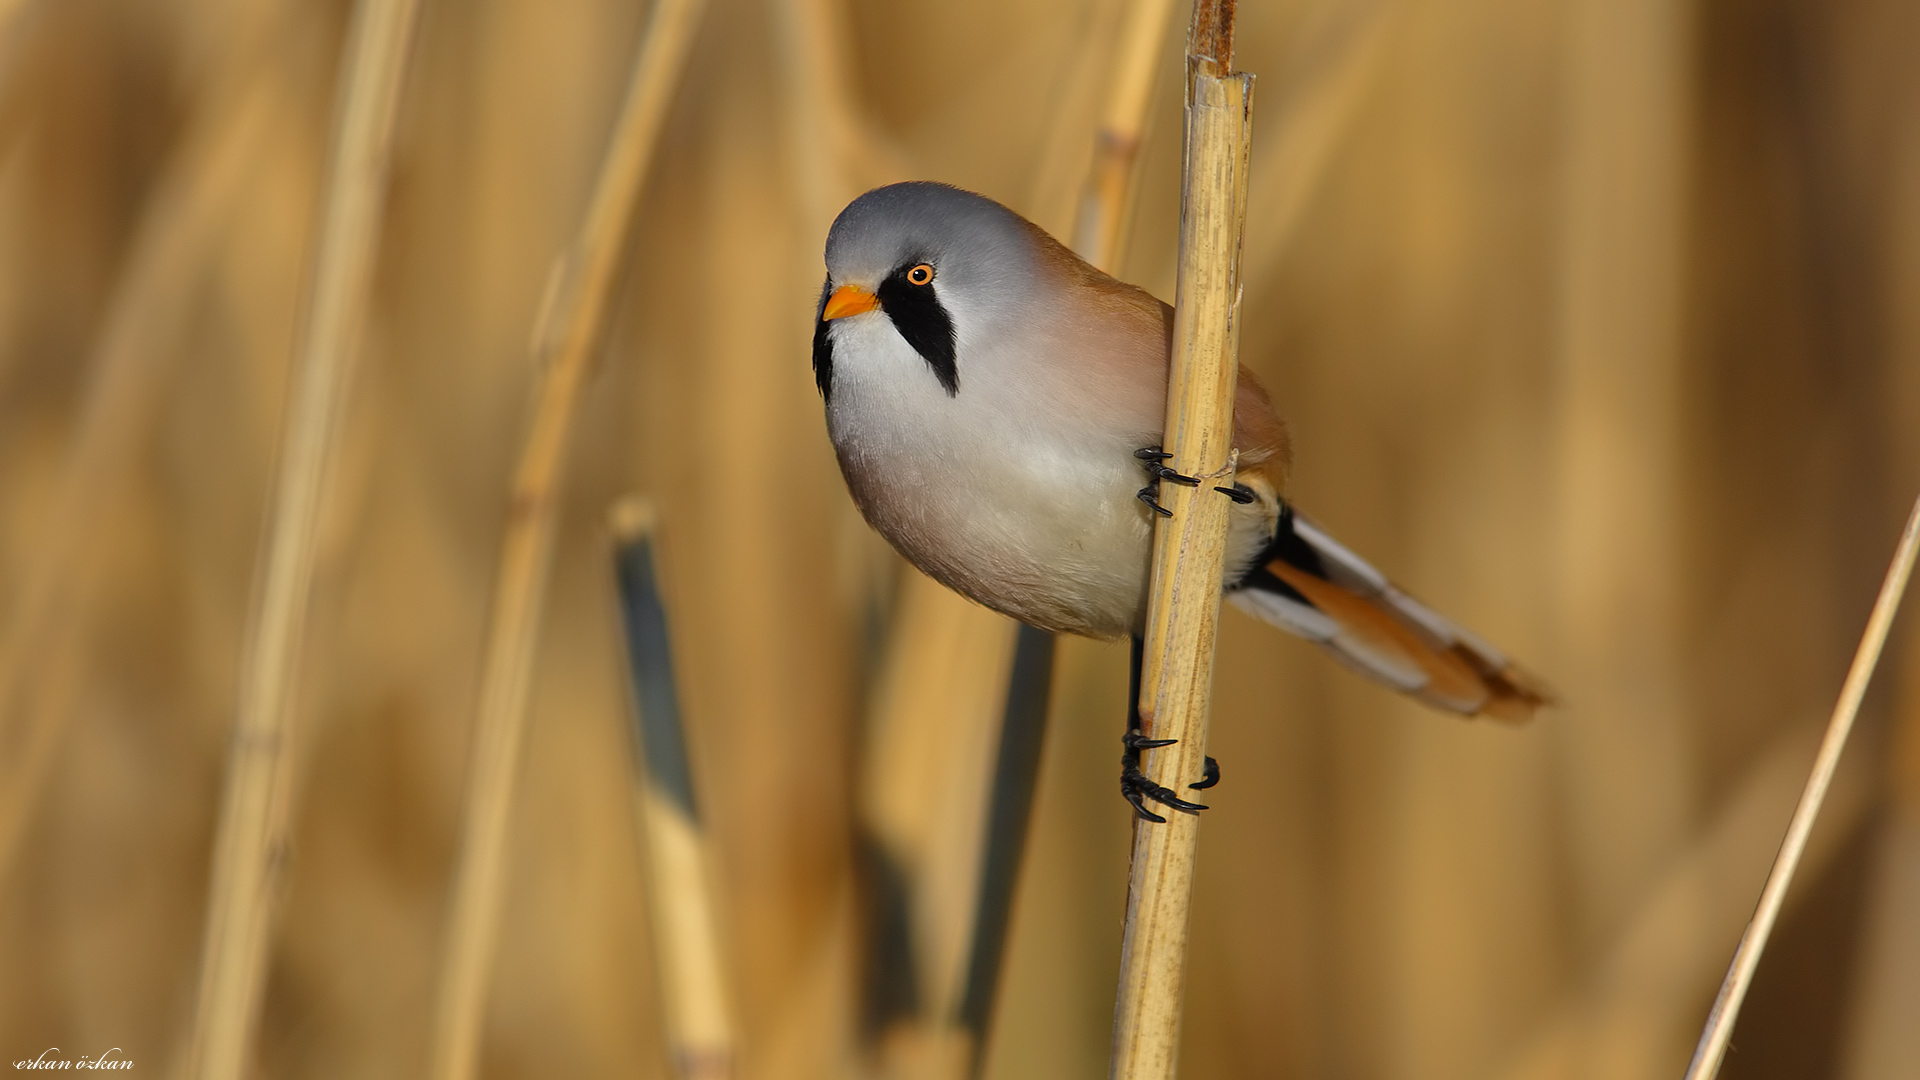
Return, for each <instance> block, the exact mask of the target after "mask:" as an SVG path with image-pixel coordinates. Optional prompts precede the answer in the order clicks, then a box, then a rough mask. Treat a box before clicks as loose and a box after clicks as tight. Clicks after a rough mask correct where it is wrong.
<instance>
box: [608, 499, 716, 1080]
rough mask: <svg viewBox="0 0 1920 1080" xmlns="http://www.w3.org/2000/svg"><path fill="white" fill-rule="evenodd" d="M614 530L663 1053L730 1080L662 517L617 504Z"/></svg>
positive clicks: (684, 1078)
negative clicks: (660, 532) (663, 569)
mask: <svg viewBox="0 0 1920 1080" xmlns="http://www.w3.org/2000/svg"><path fill="white" fill-rule="evenodd" d="M611 524H612V531H613V539H614V570H615V575H616V577H617V579H618V583H619V589H620V614H621V618H622V622H623V623H624V624H625V626H626V632H627V659H628V664H627V670H628V674H629V675H630V676H631V679H632V683H633V705H634V707H633V729H634V730H633V752H634V766H635V768H634V774H633V776H634V782H633V799H634V810H635V815H636V817H637V818H638V821H639V825H640V835H641V837H642V839H643V847H644V850H645V860H644V865H645V866H646V870H647V873H646V889H647V910H648V911H649V912H650V913H651V915H652V917H653V951H654V956H655V957H656V968H657V970H658V972H659V984H660V997H661V1001H662V1005H663V1010H664V1012H665V1019H666V1025H665V1027H666V1033H667V1049H668V1052H669V1055H670V1057H671V1058H672V1060H673V1067H674V1070H675V1072H676V1073H677V1074H678V1075H679V1076H680V1078H681V1080H727V1078H728V1077H730V1076H732V1075H733V1069H734V1057H735V1054H734V1037H733V1020H732V1017H733V1008H732V1005H731V1003H730V1000H729V996H728V992H727V977H726V966H725V963H724V962H723V959H722V952H721V948H720V933H719V927H720V918H719V912H718V909H717V907H716V905H715V903H714V897H713V890H712V888H711V885H710V883H709V867H710V866H711V865H712V856H711V855H710V853H709V844H708V841H707V831H706V828H705V826H704V825H703V823H702V822H701V817H700V809H699V800H698V799H697V798H696V797H695V791H694V784H693V766H692V763H691V762H690V761H689V760H688V758H687V741H686V732H685V725H684V724H683V723H682V720H681V716H680V696H679V692H678V689H677V684H676V682H675V679H674V673H673V648H672V635H671V633H670V630H669V627H668V624H667V611H666V604H665V603H664V601H663V600H662V597H661V595H660V584H659V575H658V574H657V573H656V572H655V567H654V542H655V541H654V533H655V527H656V525H657V524H658V515H657V513H656V512H655V511H654V509H653V507H652V506H651V505H649V504H647V503H645V502H642V501H640V500H638V499H627V500H622V501H621V502H620V503H619V504H618V505H616V506H615V507H614V510H613V514H612V522H611Z"/></svg>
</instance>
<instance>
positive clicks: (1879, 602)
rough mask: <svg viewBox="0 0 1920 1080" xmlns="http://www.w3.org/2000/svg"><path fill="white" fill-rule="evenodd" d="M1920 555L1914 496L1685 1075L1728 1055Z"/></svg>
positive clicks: (1701, 1073) (1697, 1079)
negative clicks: (1749, 991)
mask: <svg viewBox="0 0 1920 1080" xmlns="http://www.w3.org/2000/svg"><path fill="white" fill-rule="evenodd" d="M1916 553H1920V499H1916V500H1915V501H1914V504H1913V512H1912V513H1910V514H1909V515H1908V516H1907V527H1906V531H1904V532H1903V533H1901V534H1900V543H1899V546H1898V547H1897V548H1896V549H1895V551H1894V556H1893V563H1892V565H1890V566H1888V567H1887V576H1886V580H1885V581H1883V582H1882V583H1881V585H1880V596H1879V598H1878V599H1876V600H1875V601H1874V603H1873V613H1872V614H1871V615H1870V616H1868V617H1867V629H1866V632H1865V633H1863V634H1862V635H1861V636H1860V647H1859V648H1858V649H1857V650H1856V651H1855V652H1854V654H1853V665H1852V666H1851V667H1849V668H1848V669H1847V681H1846V682H1845V683H1844V684H1843V685H1842V686H1841V688H1840V700H1839V701H1838V702H1837V703H1835V705H1834V707H1833V715H1832V717H1830V718H1829V719H1828V720H1827V734H1826V737H1825V738H1823V739H1821V740H1820V753H1819V755H1818V756H1817V757H1815V758H1814V762H1813V772H1812V774H1811V775H1809V776H1808V777H1807V786H1806V788H1805V790H1803V791H1802V792H1801V793H1800V804H1799V805H1798V806H1796V807H1794V810H1793V820H1792V821H1790V822H1788V824H1787V836H1786V839H1785V840H1783V841H1781V843H1780V853H1779V854H1778V855H1776V856H1775V857H1774V860H1773V869H1772V870H1770V871H1768V873H1767V884H1766V886H1765V887H1764V888H1762V889H1761V890H1760V903H1759V907H1758V909H1757V910H1755V911H1754V913H1753V919H1752V920H1751V921H1749V922H1748V923H1747V930H1746V933H1745V934H1742V935H1741V937H1740V945H1739V947H1738V948H1736V949H1735V950H1734V953H1733V963H1732V965H1730V966H1729V967H1728V969H1727V977H1726V979H1725V981H1723V982H1722V983H1721V984H1720V993H1719V996H1717V997H1716V998H1714V1001H1713V1009H1712V1010H1711V1011H1710V1012H1708V1014H1707V1024H1706V1028H1705V1030H1703V1031H1702V1032H1701V1033H1700V1044H1699V1045H1698V1046H1696V1047H1695V1048H1694V1051H1693V1061H1692V1062H1691V1063H1690V1064H1688V1066H1687V1074H1686V1080H1712V1078H1713V1077H1714V1076H1717V1075H1718V1074H1719V1072H1720V1062H1721V1061H1722V1060H1723V1059H1724V1058H1725V1057H1726V1053H1727V1041H1728V1040H1729V1039H1731V1038H1733V1025H1734V1023H1735V1021H1737V1020H1738V1019H1739V1018H1740V1005H1741V1003H1742V1002H1743V1001H1745V1000H1746V996H1747V988H1748V987H1749V986H1751V985H1752V984H1753V973H1754V970H1755V969H1756V968H1758V967H1759V966H1760V954H1761V952H1762V951H1764V950H1765V949H1766V947H1767V937H1768V936H1769V935H1770V934H1772V933H1773V924H1774V922H1775V921H1776V920H1777V919H1778V918H1779V917H1780V906H1781V904H1782V903H1784V902H1785V900H1786V895H1787V886H1789V885H1791V884H1792V883H1793V874H1794V871H1795V870H1796V869H1798V868H1799V865H1800V857H1801V855H1802V854H1804V853H1805V851H1806V848H1807V837H1808V836H1809V835H1811V834H1812V832H1813V823H1814V821H1815V820H1817V819H1818V818H1819V816H1820V806H1821V804H1822V803H1823V802H1824V801H1825V800H1826V797H1827V788H1828V787H1829V786H1831V785H1832V783H1833V774H1834V770H1836V769H1838V768H1839V767H1840V753H1841V751H1843V750H1845V749H1846V746H1847V736H1848V735H1849V734H1850V733H1851V732H1852V731H1853V721H1854V717H1856V716H1858V715H1859V713H1860V701H1861V699H1862V698H1864V697H1865V696H1866V693H1867V683H1868V682H1870V681H1871V680H1872V679H1873V669H1874V668H1875V667H1876V666H1878V665H1879V663H1880V650H1881V648H1882V647H1883V646H1885V645H1886V643H1887V631H1888V630H1890V629H1891V628H1892V627H1893V616H1894V613H1895V612H1897V611H1899V609H1900V598H1901V596H1902V595H1904V594H1905V592H1906V589H1907V579H1908V578H1909V576H1911V575H1912V573H1913V560H1914V555H1915V554H1916Z"/></svg>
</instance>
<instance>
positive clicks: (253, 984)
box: [189, 0, 419, 1080]
mask: <svg viewBox="0 0 1920 1080" xmlns="http://www.w3.org/2000/svg"><path fill="white" fill-rule="evenodd" d="M418 8H419V4H418V3H417V0H362V2H361V3H360V4H359V5H358V6H356V7H355V9H354V15H353V26H352V30H351V32H350V34H349V37H348V46H347V51H346V53H345V56H344V57H343V65H342V70H341V76H340V87H341V90H340V97H339V100H338V104H337V106H336V111H335V114H334V132H333V145H332V153H331V155H330V157H329V162H328V176H327V184H326V195H325V200H326V201H325V205H324V208H323V210H322V217H321V225H320V234H319V239H318V246H317V247H316V249H315V252H314V263H313V271H312V274H313V276H312V279H311V282H310V285H309V288H310V290H311V291H310V292H309V294H308V298H307V307H306V311H305V322H304V324H303V326H302V329H301V332H300V336H299V338H298V352H297V354H296V364H295V367H294V386H293V397H292V401H291V411H290V413H289V415H288V421H287V427H286V432H285V435H284V442H283V444H282V446H281V457H280V473H279V480H278V483H277V485H276V486H275V489H274V495H273V511H272V513H273V516H272V520H271V522H270V523H269V525H268V533H267V541H266V552H265V554H266V561H265V566H264V568H263V572H262V577H261V582H260V585H259V591H258V593H257V594H256V599H255V607H254V611H253V620H252V633H251V635H250V639H249V643H248V655H247V658H246V662H245V663H244V665H243V666H242V669H241V675H240V693H239V710H238V715H237V716H236V718H235V721H234V732H233V745H232V747H231V748H230V755H231V756H230V758H229V761H228V765H227V782H226V792H225V795H224V797H223V800H222V805H221V810H220V831H219V836H218V839H217V841H216V846H215V850H214V864H213V887H212V893H213V895H212V898H211V901H210V903H209V906H208V909H207V929H206V941H205V946H204V952H203V954H202V958H201V973H200V998H199V1005H198V1009H197V1011H196V1013H195V1016H194V1032H193V1044H192V1046H193V1049H192V1059H191V1065H190V1067H189V1075H191V1076H194V1077H197V1078H200V1080H238V1077H240V1076H241V1075H243V1074H244V1073H245V1071H246V1067H247V1053H248V1043H249V1040H250V1035H251V1032H252V1030H253V1024H254V1020H255V1018H256V1017H257V1016H258V1014H259V1007H260V997H261V987H262V982H263V978H264V973H265V964H266V955H267V939H268V937H269V931H270V927H271V920H272V914H273V911H272V907H273V900H274V898H275V894H276V892H277V886H278V884H279V880H280V871H281V869H282V867H283V866H284V863H285V860H284V858H283V857H282V856H283V853H284V848H285V844H286V828H287V817H288V804H289V802H290V797H291V793H290V791H289V790H288V789H289V787H290V785H291V781H292V763H293V742H294V740H293V732H292V724H291V713H292V704H293V689H294V675H295V665H296V663H297V662H298V659H299V654H300V642H301V636H302V631H303V629H304V627H305V623H306V611H307V601H308V599H309V597H310V596H311V593H312V583H313V558H314V539H315V532H316V527H317V524H318V521H319V516H320V506H321V495H322V493H323V491H324V488H325V482H326V477H327V466H328V463H329V460H330V458H331V457H332V448H333V441H334V434H335V431H336V429H337V428H338V426H339V425H338V423H337V421H338V419H339V414H340V404H341V401H342V400H343V399H344V397H345V395H346V388H347V378H348V373H349V369H350V367H351V363H352V361H353V358H354V355H355V354H356V353H357V352H358V351H359V347H360V340H361V336H362V329H363V327H364V324H365V321H366V313H367V306H368V299H369V296H370V294H371V291H372V282H373V271H374V263H375V255H376V253H377V251H378V242H379V237H380V222H381V214H382V211H383V210H384V208H385V203H386V186H387V185H386V181H387V165H388V160H389V155H390V151H391V147H392V141H393V138H392V137H393V121H394V113H395V105H396V103H397V101H398V100H399V96H400V88H401V84H402V81H403V76H404V74H405V71H406V62H407V54H408V51H409V49H408V47H409V44H410V42H411V39H412V36H413V27H414V24H415V21H416V20H415V18H414V16H415V14H416V12H417V10H418Z"/></svg>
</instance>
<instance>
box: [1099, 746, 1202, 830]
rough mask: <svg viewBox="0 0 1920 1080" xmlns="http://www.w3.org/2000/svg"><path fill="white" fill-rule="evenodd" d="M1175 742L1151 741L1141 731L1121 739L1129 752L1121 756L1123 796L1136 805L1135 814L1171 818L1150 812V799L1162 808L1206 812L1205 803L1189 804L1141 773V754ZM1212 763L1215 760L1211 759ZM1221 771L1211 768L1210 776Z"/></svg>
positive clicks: (1145, 816) (1134, 806)
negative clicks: (1148, 803) (1148, 802)
mask: <svg viewBox="0 0 1920 1080" xmlns="http://www.w3.org/2000/svg"><path fill="white" fill-rule="evenodd" d="M1176 741H1177V740H1175V739H1149V738H1147V737H1146V736H1145V735H1143V734H1141V733H1140V732H1139V731H1138V730H1137V729H1130V730H1128V732H1127V733H1126V734H1125V735H1122V736H1121V737H1120V743H1121V745H1122V746H1125V747H1126V751H1125V752H1124V753H1122V754H1121V755H1120V794H1121V795H1123V796H1125V797H1126V800H1127V801H1128V802H1130V803H1132V804H1133V809H1134V812H1135V813H1137V814H1139V815H1140V816H1141V817H1142V818H1145V819H1146V820H1148V821H1156V822H1165V821H1166V820H1167V819H1166V818H1163V817H1161V816H1160V815H1158V814H1156V813H1154V812H1152V811H1151V810H1148V809H1147V804H1146V800H1147V799H1152V800H1153V801H1154V802H1157V803H1159V804H1160V805H1162V806H1170V807H1172V808H1173V809H1175V810H1205V809H1206V808H1207V807H1206V805H1205V804H1203V803H1197V802H1189V801H1187V800H1186V799H1183V798H1181V797H1180V795H1179V793H1178V792H1176V791H1174V790H1172V789H1171V788H1164V787H1161V786H1160V785H1159V784H1156V783H1154V782H1153V781H1152V780H1150V779H1148V778H1147V774H1146V773H1143V772H1141V771H1140V751H1142V750H1152V749H1155V748H1157V747H1162V746H1172V745H1173V744H1174V743H1175V742H1176ZM1207 760H1208V761H1209V762H1211V761H1212V760H1213V759H1212V758H1208V759H1207ZM1218 773H1219V769H1218V768H1217V767H1210V772H1209V775H1214V776H1217V775H1218Z"/></svg>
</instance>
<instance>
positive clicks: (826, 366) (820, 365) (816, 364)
mask: <svg viewBox="0 0 1920 1080" xmlns="http://www.w3.org/2000/svg"><path fill="white" fill-rule="evenodd" d="M831 295H833V279H832V278H828V279H827V281H826V284H824V285H822V286H820V303H819V304H818V305H816V306H815V307H814V309H813V385H815V386H817V387H819V388H820V397H821V398H822V399H823V400H825V399H828V398H831V397H832V396H833V339H832V338H830V337H828V336H827V320H826V319H824V318H822V317H821V316H823V315H825V314H826V313H827V297H829V296H831Z"/></svg>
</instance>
